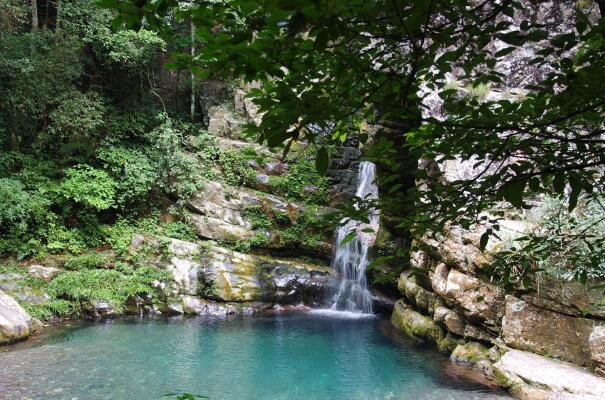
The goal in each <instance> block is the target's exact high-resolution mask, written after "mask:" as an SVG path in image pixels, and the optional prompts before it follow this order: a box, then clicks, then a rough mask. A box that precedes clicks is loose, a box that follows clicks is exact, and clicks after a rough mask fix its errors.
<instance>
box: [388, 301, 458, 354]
mask: <svg viewBox="0 0 605 400" xmlns="http://www.w3.org/2000/svg"><path fill="white" fill-rule="evenodd" d="M391 322H392V323H393V325H395V327H397V328H399V329H401V330H402V331H403V332H404V333H405V334H406V335H408V336H410V337H414V338H420V339H427V340H430V341H432V342H433V343H436V344H438V345H439V347H440V348H441V347H443V348H444V349H445V348H447V347H448V346H449V345H450V343H449V340H447V341H446V335H445V332H444V330H443V329H442V328H441V327H440V326H439V325H437V324H436V323H435V322H434V321H433V320H432V319H431V318H430V317H427V316H426V315H422V314H420V313H419V312H416V311H414V310H412V309H411V308H410V307H408V306H407V305H406V304H405V303H404V302H403V300H399V301H398V302H396V303H395V307H394V309H393V314H392V316H391Z"/></svg>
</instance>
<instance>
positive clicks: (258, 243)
mask: <svg viewBox="0 0 605 400" xmlns="http://www.w3.org/2000/svg"><path fill="white" fill-rule="evenodd" d="M267 243H269V234H268V233H266V232H258V233H255V234H254V236H252V237H250V238H248V239H243V240H239V241H237V242H235V243H234V244H232V245H230V247H231V248H233V250H235V251H239V252H241V253H248V252H250V250H251V249H254V248H258V247H263V246H265V245H266V244H267Z"/></svg>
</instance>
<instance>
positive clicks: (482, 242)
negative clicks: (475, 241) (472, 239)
mask: <svg viewBox="0 0 605 400" xmlns="http://www.w3.org/2000/svg"><path fill="white" fill-rule="evenodd" d="M491 233H492V230H491V229H488V230H486V231H485V232H484V233H483V235H481V238H480V239H479V250H481V251H483V250H485V246H487V242H488V241H489V236H490V234H491Z"/></svg>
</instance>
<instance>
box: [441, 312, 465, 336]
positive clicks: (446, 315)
mask: <svg viewBox="0 0 605 400" xmlns="http://www.w3.org/2000/svg"><path fill="white" fill-rule="evenodd" d="M433 319H434V320H435V322H440V323H442V324H443V325H445V327H446V328H447V330H448V331H450V332H452V333H455V334H456V335H459V336H464V332H465V328H466V321H464V318H463V317H462V316H461V315H460V314H458V313H457V312H455V311H453V310H450V309H448V308H445V307H442V306H440V307H437V308H435V312H434V314H433Z"/></svg>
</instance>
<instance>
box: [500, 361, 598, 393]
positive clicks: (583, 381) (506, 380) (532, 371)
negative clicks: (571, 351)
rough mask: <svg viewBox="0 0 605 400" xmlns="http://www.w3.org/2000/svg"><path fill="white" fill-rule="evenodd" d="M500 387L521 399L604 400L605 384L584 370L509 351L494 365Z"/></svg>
mask: <svg viewBox="0 0 605 400" xmlns="http://www.w3.org/2000/svg"><path fill="white" fill-rule="evenodd" d="M494 374H495V377H496V380H497V381H498V383H499V384H500V385H502V386H503V387H505V388H508V389H509V390H510V391H511V392H512V393H513V394H515V395H516V396H518V397H519V398H522V399H528V400H533V399H536V400H538V399H540V400H555V399H570V400H571V399H577V400H580V399H585V400H589V399H590V400H597V399H603V398H605V380H603V379H601V378H599V377H597V376H595V375H593V374H591V373H589V372H588V371H586V370H585V369H583V368H580V367H578V366H575V365H573V364H570V363H566V362H563V361H559V360H552V359H549V358H546V357H542V356H539V355H537V354H533V353H530V352H526V351H520V350H509V351H507V352H506V353H504V355H503V356H502V357H501V358H500V360H499V361H498V362H496V363H495V364H494Z"/></svg>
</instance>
